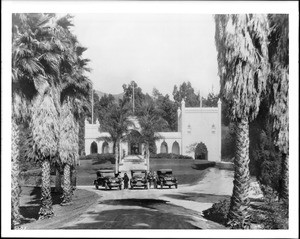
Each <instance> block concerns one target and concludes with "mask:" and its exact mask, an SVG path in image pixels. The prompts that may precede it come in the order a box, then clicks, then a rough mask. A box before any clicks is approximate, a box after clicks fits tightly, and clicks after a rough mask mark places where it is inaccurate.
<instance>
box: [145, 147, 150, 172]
mask: <svg viewBox="0 0 300 239" xmlns="http://www.w3.org/2000/svg"><path fill="white" fill-rule="evenodd" d="M145 146H146V163H147V171H149V170H150V160H149V158H150V151H149V143H146V145H145Z"/></svg>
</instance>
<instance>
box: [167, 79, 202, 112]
mask: <svg viewBox="0 0 300 239" xmlns="http://www.w3.org/2000/svg"><path fill="white" fill-rule="evenodd" d="M173 98H174V100H175V102H176V103H177V107H179V106H180V105H181V101H182V99H184V100H185V105H186V107H199V105H200V99H199V95H197V94H196V93H195V90H194V88H193V87H192V84H191V82H189V81H188V82H183V83H182V84H181V85H179V86H178V87H177V86H176V85H175V86H174V89H173Z"/></svg>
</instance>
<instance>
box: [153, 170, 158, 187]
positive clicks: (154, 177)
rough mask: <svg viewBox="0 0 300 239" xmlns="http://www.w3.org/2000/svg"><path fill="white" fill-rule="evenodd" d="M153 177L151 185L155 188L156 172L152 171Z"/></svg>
mask: <svg viewBox="0 0 300 239" xmlns="http://www.w3.org/2000/svg"><path fill="white" fill-rule="evenodd" d="M152 178H153V179H152V180H153V187H154V188H157V174H156V172H155V171H154V173H153V177H152Z"/></svg>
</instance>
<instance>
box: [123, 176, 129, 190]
mask: <svg viewBox="0 0 300 239" xmlns="http://www.w3.org/2000/svg"><path fill="white" fill-rule="evenodd" d="M123 180H124V189H128V182H129V177H128V176H127V173H124V177H123Z"/></svg>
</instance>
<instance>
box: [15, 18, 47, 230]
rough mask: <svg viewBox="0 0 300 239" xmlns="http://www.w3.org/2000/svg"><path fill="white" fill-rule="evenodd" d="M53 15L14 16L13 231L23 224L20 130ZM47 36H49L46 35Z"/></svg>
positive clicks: (39, 72)
mask: <svg viewBox="0 0 300 239" xmlns="http://www.w3.org/2000/svg"><path fill="white" fill-rule="evenodd" d="M50 18H51V15H49V14H48V15H47V14H13V15H12V27H13V28H12V91H13V92H12V95H13V98H12V109H13V114H12V227H13V228H14V227H15V225H17V224H18V223H19V221H20V214H19V194H20V189H19V166H18V164H19V157H20V155H19V146H18V145H19V135H20V132H19V126H20V125H21V124H22V123H23V122H24V119H25V118H27V119H26V120H27V121H28V119H29V118H31V117H30V113H29V112H30V104H31V102H32V100H33V99H34V96H36V95H37V94H38V90H39V89H40V88H41V87H40V85H41V82H42V81H43V80H44V78H45V76H46V74H45V71H44V66H43V65H42V64H41V61H40V59H39V57H40V56H41V52H42V51H44V52H45V51H47V49H48V46H49V44H47V42H46V41H41V38H40V36H39V32H41V31H44V30H45V29H44V28H43V27H44V25H45V23H47V22H48V21H49V19H50ZM44 34H45V35H46V33H45V32H44Z"/></svg>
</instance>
